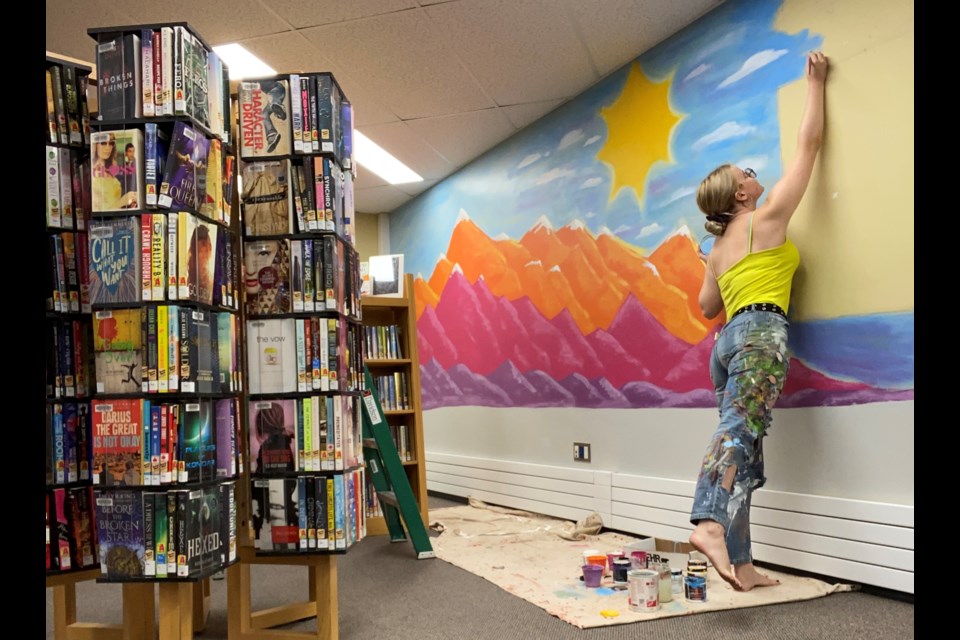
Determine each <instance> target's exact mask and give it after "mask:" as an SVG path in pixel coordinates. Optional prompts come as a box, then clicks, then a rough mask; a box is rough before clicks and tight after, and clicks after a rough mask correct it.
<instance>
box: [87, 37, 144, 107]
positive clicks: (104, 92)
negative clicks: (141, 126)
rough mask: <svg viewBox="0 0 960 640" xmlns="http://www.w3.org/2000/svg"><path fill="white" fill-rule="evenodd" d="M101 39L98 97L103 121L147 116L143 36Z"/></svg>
mask: <svg viewBox="0 0 960 640" xmlns="http://www.w3.org/2000/svg"><path fill="white" fill-rule="evenodd" d="M110 35H112V36H113V37H107V36H101V39H100V41H99V42H98V44H97V78H98V83H97V94H98V103H99V109H100V111H99V113H100V118H101V119H103V120H123V119H131V118H140V117H142V116H143V92H142V90H141V85H142V82H141V71H142V69H141V66H140V54H141V51H140V36H139V35H138V34H134V33H130V34H126V35H122V34H110Z"/></svg>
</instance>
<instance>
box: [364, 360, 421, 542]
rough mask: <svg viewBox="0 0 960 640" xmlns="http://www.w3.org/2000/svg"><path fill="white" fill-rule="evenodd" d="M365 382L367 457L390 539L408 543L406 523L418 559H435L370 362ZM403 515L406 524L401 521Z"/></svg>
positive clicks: (365, 369)
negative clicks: (382, 404)
mask: <svg viewBox="0 0 960 640" xmlns="http://www.w3.org/2000/svg"><path fill="white" fill-rule="evenodd" d="M363 383H364V387H366V388H365V390H364V391H363V392H362V394H361V399H360V404H361V406H362V409H361V412H362V414H363V459H364V460H365V461H366V464H367V471H368V473H369V474H370V478H371V480H372V481H373V487H374V488H375V489H376V490H377V499H378V500H379V501H380V508H381V509H382V510H383V518H384V520H386V522H387V530H388V531H389V532H390V542H404V541H405V540H406V539H407V534H406V533H405V532H404V529H403V525H404V524H405V525H406V526H407V532H409V534H410V541H411V542H413V549H414V551H416V552H417V560H425V559H427V558H435V557H436V555H435V554H434V553H433V545H432V544H430V536H428V535H427V529H426V527H424V526H423V520H421V519H420V510H419V509H418V508H417V500H416V498H415V497H414V495H413V489H411V488H410V480H408V479H407V474H406V472H404V470H403V464H402V463H401V462H400V454H399V453H397V447H396V445H395V444H394V443H393V438H392V437H391V435H390V426H389V425H388V424H387V419H386V417H384V415H383V409H382V407H381V406H380V398H378V397H377V392H376V387H375V385H374V384H373V376H371V375H370V369H368V368H367V366H366V365H364V366H363ZM401 517H402V518H403V523H401V522H400V519H401Z"/></svg>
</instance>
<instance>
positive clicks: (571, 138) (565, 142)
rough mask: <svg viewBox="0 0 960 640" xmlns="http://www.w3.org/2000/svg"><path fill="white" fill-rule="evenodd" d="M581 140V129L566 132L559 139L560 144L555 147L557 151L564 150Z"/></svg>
mask: <svg viewBox="0 0 960 640" xmlns="http://www.w3.org/2000/svg"><path fill="white" fill-rule="evenodd" d="M581 138H583V129H574V130H573V131H568V132H567V133H566V134H564V136H563V137H562V138H560V144H558V145H557V151H559V150H560V149H566V148H567V147H569V146H570V145H572V144H573V143H574V142H576V141H577V140H580V139H581Z"/></svg>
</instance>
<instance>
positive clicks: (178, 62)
mask: <svg viewBox="0 0 960 640" xmlns="http://www.w3.org/2000/svg"><path fill="white" fill-rule="evenodd" d="M186 40H187V39H186V38H185V37H184V29H183V27H174V28H173V112H174V113H175V114H178V115H179V114H183V115H186V113H187V93H186V77H187V67H188V65H189V64H190V61H189V59H188V58H187V55H186V54H187V53H188V52H189V46H190V45H189V44H188V43H187V41H186Z"/></svg>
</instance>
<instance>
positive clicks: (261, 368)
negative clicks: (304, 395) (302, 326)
mask: <svg viewBox="0 0 960 640" xmlns="http://www.w3.org/2000/svg"><path fill="white" fill-rule="evenodd" d="M247 362H248V370H249V374H250V380H249V391H250V393H291V392H295V391H296V390H297V354H296V327H295V325H294V320H293V319H277V320H248V321H247Z"/></svg>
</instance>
